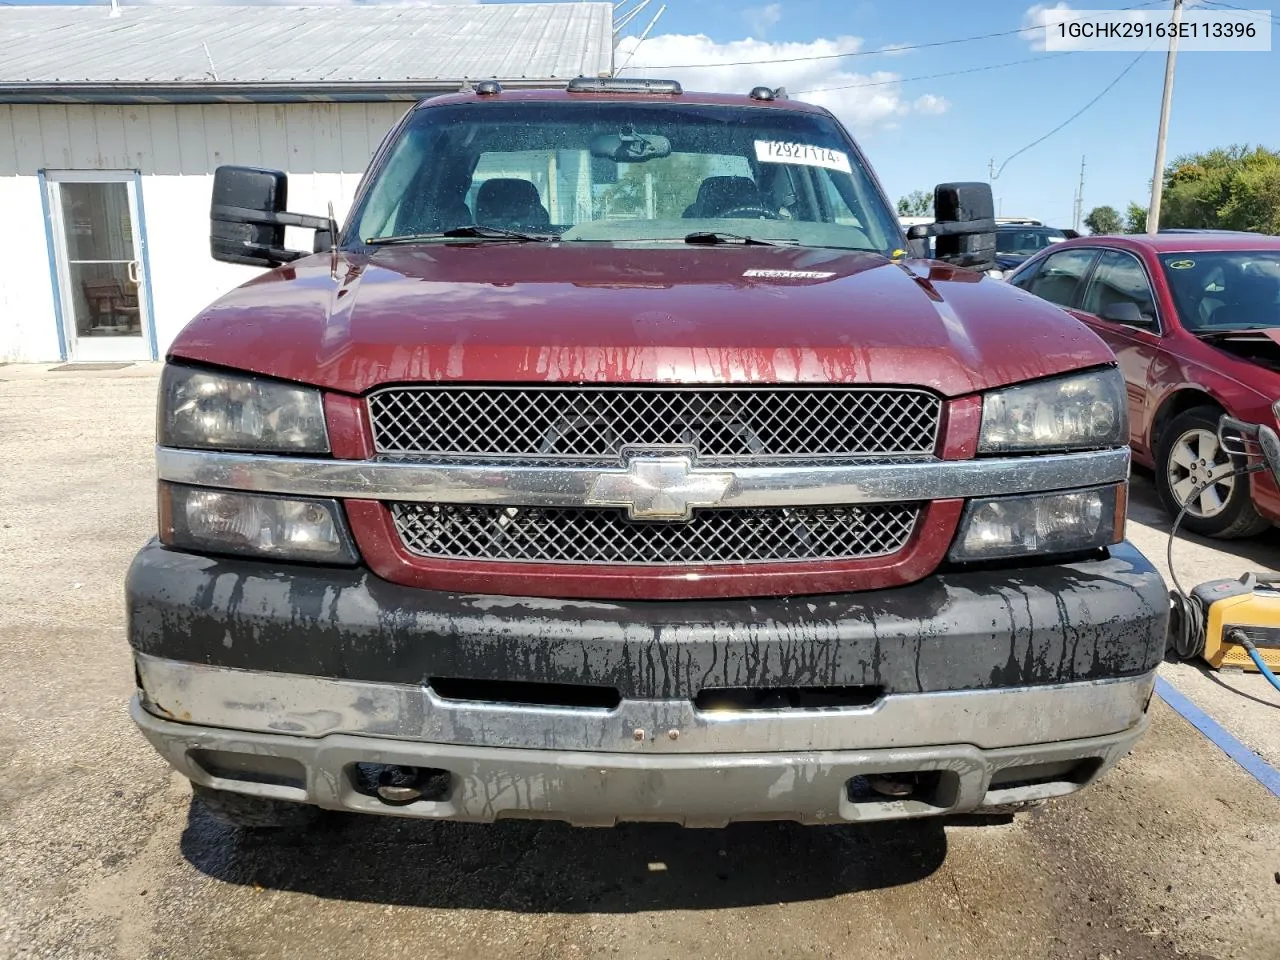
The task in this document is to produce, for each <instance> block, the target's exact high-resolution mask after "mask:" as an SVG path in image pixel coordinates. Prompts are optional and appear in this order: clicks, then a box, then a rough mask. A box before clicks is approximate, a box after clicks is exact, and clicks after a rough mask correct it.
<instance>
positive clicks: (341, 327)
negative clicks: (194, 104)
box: [169, 243, 1113, 396]
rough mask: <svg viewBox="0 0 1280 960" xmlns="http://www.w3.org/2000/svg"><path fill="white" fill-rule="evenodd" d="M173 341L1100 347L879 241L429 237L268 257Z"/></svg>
mask: <svg viewBox="0 0 1280 960" xmlns="http://www.w3.org/2000/svg"><path fill="white" fill-rule="evenodd" d="M169 356H170V358H184V359H188V360H193V361H201V362H207V363H213V364H220V365H224V366H228V367H234V368H239V369H244V370H251V371H254V372H257V373H260V374H264V375H269V376H274V377H281V378H284V379H288V380H295V381H299V382H304V383H311V384H315V385H317V386H322V387H326V388H328V389H332V390H336V391H341V392H345V393H352V394H359V393H363V392H364V391H367V390H369V389H371V388H373V387H376V386H378V385H381V384H385V383H393V382H408V381H422V380H430V381H490V382H534V383H546V382H566V381H567V382H594V383H600V382H614V383H618V382H640V383H661V382H680V383H750V382H764V383H878V384H918V385H924V386H928V387H931V388H932V389H935V390H938V391H939V392H941V393H943V394H944V395H947V396H957V395H961V394H965V393H969V392H972V391H976V390H982V389H987V388H990V387H994V386H1000V385H1003V384H1007V383H1013V382H1017V381H1019V380H1026V379H1030V378H1034V377H1039V376H1046V375H1050V374H1054V373H1060V372H1064V371H1067V370H1071V369H1075V368H1078V367H1081V366H1085V365H1089V364H1097V363H1110V362H1113V357H1112V355H1111V352H1110V351H1109V350H1108V349H1107V347H1106V346H1105V344H1103V342H1102V341H1101V340H1100V339H1099V338H1098V337H1097V336H1095V335H1094V334H1093V333H1092V332H1090V331H1089V330H1088V329H1087V328H1086V327H1084V325H1083V324H1081V323H1079V322H1078V321H1076V320H1075V319H1073V318H1072V317H1070V316H1069V315H1067V314H1066V313H1064V312H1063V311H1061V310H1059V309H1058V308H1057V307H1055V306H1053V305H1051V304H1048V303H1046V302H1045V301H1042V300H1039V299H1038V298H1035V297H1032V296H1030V295H1029V294H1026V293H1024V292H1023V291H1021V290H1018V289H1017V288H1015V287H1010V286H1009V285H1007V284H1003V283H1000V282H998V281H993V280H990V279H988V278H985V277H982V276H980V275H978V274H975V273H972V272H970V271H963V270H955V269H953V268H950V267H947V266H945V265H942V264H937V263H932V264H931V263H927V262H907V263H891V262H890V261H888V260H886V259H885V258H884V257H881V256H879V255H877V254H870V253H858V252H842V251H831V250H815V249H805V248H794V247H791V248H789V247H742V246H734V247H712V248H708V247H694V246H687V245H683V244H672V245H666V244H664V245H660V246H659V245H649V246H631V247H625V246H622V245H608V244H582V245H581V246H576V245H573V244H515V243H483V244H428V245H417V246H401V247H390V248H383V249H381V250H379V251H377V252H376V253H374V254H373V255H372V256H363V255H349V254H336V255H330V254H320V255H316V256H311V257H307V258H305V259H303V260H299V261H296V262H295V263H293V264H289V265H287V266H284V267H280V268H278V269H276V270H273V271H270V272H268V273H265V274H263V275H262V276H261V277H258V278H256V279H255V280H252V281H251V282H249V283H247V284H245V285H244V286H242V287H240V288H238V289H237V290H234V291H232V292H231V293H229V294H227V295H226V296H225V297H223V298H222V299H220V300H218V301H217V302H216V303H214V304H213V305H212V306H210V307H209V308H208V309H207V310H205V311H204V312H203V313H202V314H200V315H199V316H197V317H196V318H195V319H194V320H193V321H192V322H191V323H190V324H188V325H187V327H186V328H185V329H184V330H183V331H182V333H180V334H179V336H178V338H177V340H176V341H175V342H174V344H173V346H172V348H171V350H170V354H169Z"/></svg>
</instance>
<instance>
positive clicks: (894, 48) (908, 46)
mask: <svg viewBox="0 0 1280 960" xmlns="http://www.w3.org/2000/svg"><path fill="white" fill-rule="evenodd" d="M1162 2H1164V0H1143V2H1142V3H1135V4H1131V5H1130V6H1127V7H1121V8H1120V9H1122V10H1136V9H1138V8H1139V7H1149V6H1152V5H1153V4H1156V3H1162ZM1043 29H1044V27H1043V25H1041V26H1032V27H1018V28H1017V29H1015V30H999V31H997V32H995V33H979V34H975V35H974V36H972V37H956V38H954V39H951V40H931V41H929V42H928V43H902V44H891V45H889V46H887V47H877V48H876V49H874V50H851V51H848V52H847V53H817V54H812V55H810V56H807V57H773V58H769V59H765V60H733V61H727V62H724V63H640V64H636V65H635V66H634V67H631V68H630V69H631V70H699V69H701V70H710V69H715V68H718V67H754V66H766V65H769V64H774V63H815V62H819V61H823V60H843V59H846V58H849V57H874V56H876V55H878V54H886V53H888V54H894V53H905V52H906V51H908V50H928V49H932V48H936V47H949V46H954V45H955V44H959V43H974V42H976V41H979V40H994V39H996V38H998V37H1012V36H1016V35H1017V34H1020V33H1034V32H1036V31H1037V30H1043Z"/></svg>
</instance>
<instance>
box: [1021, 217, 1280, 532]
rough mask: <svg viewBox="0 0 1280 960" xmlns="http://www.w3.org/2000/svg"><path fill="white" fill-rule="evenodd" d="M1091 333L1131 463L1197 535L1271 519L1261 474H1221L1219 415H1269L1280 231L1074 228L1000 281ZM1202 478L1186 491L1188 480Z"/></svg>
mask: <svg viewBox="0 0 1280 960" xmlns="http://www.w3.org/2000/svg"><path fill="white" fill-rule="evenodd" d="M1009 282H1010V283H1012V284H1013V285H1014V286H1017V287H1020V288H1021V289H1023V290H1026V291H1027V292H1028V293H1032V294H1035V295H1036V296H1039V297H1043V298H1044V299H1046V300H1050V301H1052V302H1054V303H1056V304H1058V305H1059V306H1061V307H1063V308H1065V309H1066V310H1067V311H1068V312H1069V313H1071V314H1073V315H1074V316H1076V317H1078V318H1079V319H1081V320H1083V321H1084V322H1085V323H1087V324H1088V325H1089V326H1090V327H1091V328H1092V329H1093V330H1094V331H1095V332H1096V333H1097V334H1098V335H1099V336H1101V337H1102V338H1103V339H1104V340H1105V341H1106V342H1107V344H1108V345H1109V346H1110V347H1111V349H1112V350H1113V351H1114V352H1115V355H1116V357H1117V359H1118V360H1119V363H1120V367H1121V369H1122V370H1123V371H1124V377H1125V381H1126V384H1127V387H1128V393H1129V416H1130V433H1131V444H1132V447H1133V456H1134V460H1136V461H1137V462H1138V463H1141V464H1143V465H1144V466H1148V467H1151V468H1152V469H1153V470H1154V471H1155V480H1156V486H1157V488H1158V489H1159V491H1160V497H1161V499H1162V500H1163V502H1164V505H1165V507H1166V508H1168V509H1169V510H1170V512H1173V513H1176V512H1177V511H1178V510H1179V509H1180V508H1181V507H1182V505H1183V504H1184V503H1185V502H1186V501H1187V499H1188V498H1192V502H1191V505H1190V507H1189V508H1188V510H1187V516H1186V518H1185V519H1184V521H1183V523H1184V525H1185V526H1186V528H1187V529H1189V530H1191V531H1193V532H1196V533H1200V534H1203V535H1205V536H1210V537H1221V538H1228V537H1244V536H1250V535H1253V534H1257V533H1261V532H1262V531H1264V530H1266V529H1268V527H1270V525H1272V524H1276V523H1280V490H1277V488H1276V486H1275V483H1274V482H1273V481H1272V480H1271V478H1270V477H1268V476H1266V475H1265V474H1261V473H1255V474H1253V475H1251V476H1249V477H1235V476H1232V474H1233V473H1234V471H1235V469H1236V468H1237V467H1238V466H1239V464H1233V462H1232V459H1231V457H1230V456H1229V455H1228V454H1227V453H1226V452H1225V451H1223V450H1222V447H1221V445H1220V444H1219V442H1218V437H1217V422H1218V418H1219V417H1220V416H1221V415H1222V414H1223V413H1224V412H1225V413H1229V414H1230V415H1231V416H1233V417H1238V418H1239V419H1241V420H1246V421H1249V422H1252V423H1265V424H1268V425H1269V426H1271V427H1277V426H1280V424H1278V423H1277V418H1278V417H1280V237H1269V236H1264V235H1261V234H1246V233H1228V232H1214V231H1185V232H1172V231H1171V232H1169V233H1162V234H1159V235H1157V236H1154V237H1152V236H1145V235H1140V236H1114V237H1112V236H1096V237H1080V238H1078V239H1073V240H1068V241H1065V242H1063V243H1057V244H1054V245H1053V246H1052V247H1051V248H1049V249H1047V250H1045V251H1043V252H1042V253H1040V254H1038V255H1037V256H1035V257H1033V258H1032V259H1030V260H1028V261H1027V262H1026V264H1024V265H1023V266H1022V267H1021V268H1020V269H1019V270H1018V271H1017V272H1016V273H1014V274H1013V275H1012V276H1011V277H1010V278H1009ZM1201 487H1202V488H1203V489H1202V491H1201V492H1200V493H1199V495H1198V496H1194V497H1193V494H1195V491H1196V489H1197V488H1201Z"/></svg>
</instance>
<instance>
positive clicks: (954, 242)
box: [907, 183, 996, 271]
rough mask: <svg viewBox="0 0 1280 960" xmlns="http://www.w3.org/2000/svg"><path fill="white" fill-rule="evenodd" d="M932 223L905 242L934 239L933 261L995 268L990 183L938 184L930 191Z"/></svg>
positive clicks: (917, 229)
mask: <svg viewBox="0 0 1280 960" xmlns="http://www.w3.org/2000/svg"><path fill="white" fill-rule="evenodd" d="M933 217H934V222H933V223H928V224H921V225H919V226H914V227H912V228H911V229H909V230H908V231H907V239H909V240H918V239H922V238H924V237H936V238H937V239H936V241H935V252H934V259H935V260H941V261H943V262H944V263H949V264H952V265H953V266H957V267H969V268H970V269H972V270H979V271H986V270H990V269H992V268H993V267H995V265H996V220H995V202H994V200H993V199H992V197H991V185H990V184H989V183H940V184H938V186H937V187H935V188H934V191H933Z"/></svg>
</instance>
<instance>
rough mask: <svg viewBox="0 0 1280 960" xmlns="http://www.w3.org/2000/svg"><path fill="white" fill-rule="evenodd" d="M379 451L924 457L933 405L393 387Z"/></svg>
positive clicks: (859, 398) (384, 395)
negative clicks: (666, 450) (683, 450)
mask: <svg viewBox="0 0 1280 960" xmlns="http://www.w3.org/2000/svg"><path fill="white" fill-rule="evenodd" d="M368 402H369V414H370V420H371V422H372V425H373V437H374V445H375V449H376V450H377V451H378V453H380V454H389V455H409V456H424V455H425V456H445V457H475V458H491V457H502V458H507V457H510V458H520V459H535V460H536V459H556V460H561V459H574V460H582V461H587V462H592V461H595V462H601V461H605V462H610V463H616V462H618V461H620V460H621V459H622V457H623V454H624V451H625V450H626V449H628V448H631V449H635V448H641V449H643V448H652V447H672V446H679V447H692V448H693V449H694V451H695V453H696V455H697V458H698V461H699V462H700V463H702V464H707V465H711V464H716V463H723V464H728V463H743V462H759V461H761V460H768V459H773V458H799V459H803V458H828V457H844V456H899V455H908V456H911V455H926V454H932V453H933V452H934V448H935V446H936V443H937V436H938V421H939V417H940V411H941V402H940V401H939V399H938V398H937V397H936V396H934V395H933V394H931V393H929V392H927V391H924V390H912V389H901V388H888V387H841V388H835V389H833V388H829V387H822V388H809V387H755V386H750V387H605V388H601V387H577V386H572V387H561V386H552V387H541V386H539V387H503V386H465V387H450V386H422V387H393V388H388V389H385V390H380V391H378V392H377V393H374V394H372V395H371V396H370V397H369V401H368Z"/></svg>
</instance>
